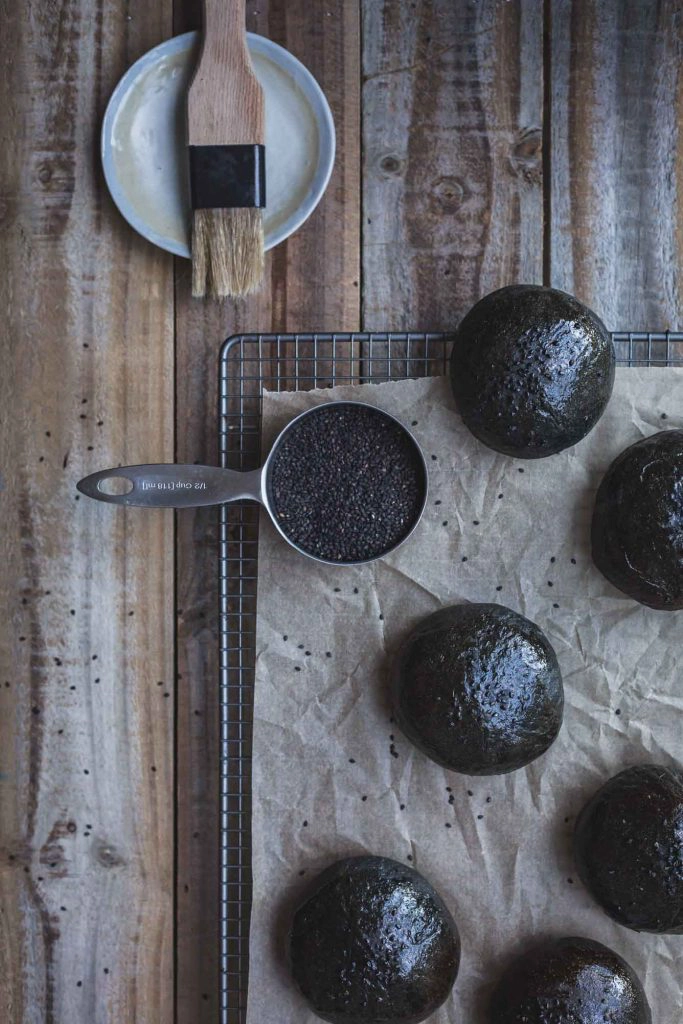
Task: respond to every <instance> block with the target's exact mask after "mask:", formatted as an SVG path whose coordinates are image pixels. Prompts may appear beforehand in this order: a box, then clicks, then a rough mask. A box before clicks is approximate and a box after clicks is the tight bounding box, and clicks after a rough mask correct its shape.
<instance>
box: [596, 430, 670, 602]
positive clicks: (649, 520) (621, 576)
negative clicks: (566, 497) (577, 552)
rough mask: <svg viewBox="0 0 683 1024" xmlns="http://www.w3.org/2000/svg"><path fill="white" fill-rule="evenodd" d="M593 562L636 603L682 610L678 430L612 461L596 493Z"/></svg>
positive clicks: (633, 447)
mask: <svg viewBox="0 0 683 1024" xmlns="http://www.w3.org/2000/svg"><path fill="white" fill-rule="evenodd" d="M591 534H592V535H591V543H592V547H593V561H594V562H595V564H596V565H597V567H598V569H599V570H600V572H601V573H602V574H603V576H606V577H607V579H608V580H609V581H610V583H613V584H614V586H615V587H618V588H619V590H621V591H623V593H624V594H628V596H629V597H632V598H633V599H634V600H635V601H640V603H641V604H646V605H649V606H650V607H651V608H659V609H661V610H663V611H674V610H676V609H679V608H683V430H664V431H662V432H661V433H659V434H653V435H652V437H646V438H644V439H643V440H642V441H638V442H637V443H636V444H632V445H631V447H630V448H627V449H626V450H625V451H623V452H622V453H621V455H619V456H617V458H616V459H615V460H614V462H613V463H612V465H611V466H610V468H609V469H608V470H607V473H606V474H605V476H604V479H603V481H602V483H601V484H600V487H599V489H598V493H597V497H596V499H595V511H594V513H593V526H592V531H591Z"/></svg>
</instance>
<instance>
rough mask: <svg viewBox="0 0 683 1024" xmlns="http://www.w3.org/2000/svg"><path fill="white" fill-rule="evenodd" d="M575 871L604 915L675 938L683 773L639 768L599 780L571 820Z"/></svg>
mask: <svg viewBox="0 0 683 1024" xmlns="http://www.w3.org/2000/svg"><path fill="white" fill-rule="evenodd" d="M574 853H575V857H576V866H577V869H578V872H579V875H580V876H581V880H582V882H583V883H584V885H585V886H586V887H587V888H588V889H589V890H590V892H591V893H592V895H593V897H594V898H595V899H596V900H597V902H598V903H599V904H600V906H601V907H602V908H603V910H605V911H606V912H607V913H608V914H609V916H610V917H612V918H614V920H615V921H618V922H619V924H623V925H626V927H627V928H633V929H634V930H635V931H642V932H660V933H664V934H680V933H683V772H681V770H680V769H679V768H665V767H663V766H662V765H656V764H645V765H641V766H639V767H637V768H627V769H626V771H623V772H620V773H619V775H615V776H614V778H612V779H610V780H609V782H606V783H605V785H604V786H603V787H602V789H599V790H598V792H597V793H596V794H595V796H594V797H593V798H592V799H591V800H589V801H588V803H587V804H586V806H585V807H584V809H583V811H582V812H581V814H580V815H579V817H578V819H577V822H576V828H575V832H574Z"/></svg>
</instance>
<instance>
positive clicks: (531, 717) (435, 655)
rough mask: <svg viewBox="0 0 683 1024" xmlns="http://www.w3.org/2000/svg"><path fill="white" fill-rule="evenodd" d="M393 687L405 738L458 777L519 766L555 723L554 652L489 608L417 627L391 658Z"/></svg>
mask: <svg viewBox="0 0 683 1024" xmlns="http://www.w3.org/2000/svg"><path fill="white" fill-rule="evenodd" d="M392 688H393V700H394V708H395V714H396V718H397V721H398V722H399V724H400V726H401V729H402V730H403V732H404V733H405V734H406V736H407V737H408V738H409V739H410V740H412V742H413V743H414V744H415V746H416V747H419V749H420V750H422V751H423V753H425V754H426V755H427V756H428V757H430V758H431V759H432V760H433V761H436V763H437V764H440V765H443V767H444V768H450V769H451V770H452V771H455V772H462V773H463V774H465V775H502V774H504V773H505V772H512V771H515V770H516V769H517V768H522V767H524V765H527V764H529V763H530V762H531V761H533V760H534V759H535V758H537V757H539V756H540V755H541V754H543V753H544V752H545V751H546V750H547V749H548V747H549V746H550V745H551V743H552V742H553V740H554V739H555V737H556V736H557V734H558V732H559V731H560V726H561V725H562V714H563V708H564V693H563V688H562V677H561V675H560V669H559V666H558V663H557V658H556V656H555V652H554V650H553V648H552V647H551V645H550V643H549V641H548V639H547V637H546V636H545V634H544V633H543V632H542V631H541V630H540V629H539V627H538V626H537V625H536V624H535V623H533V622H530V621H529V619H525V618H524V616H522V615H518V614H517V613H516V612H513V611H511V610H510V609H509V608H504V607H503V606H502V605H498V604H462V605H454V606H452V607H450V608H443V609H441V610H440V611H438V612H435V613H434V614H433V615H430V616H428V618H426V619H424V620H423V621H422V622H420V623H419V624H418V625H417V627H416V628H415V629H414V630H413V631H412V633H410V635H409V636H408V637H407V639H406V640H405V641H404V642H403V644H402V645H401V647H400V648H399V650H398V652H397V654H396V656H395V658H394V662H393V668H392Z"/></svg>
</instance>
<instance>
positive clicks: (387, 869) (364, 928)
mask: <svg viewBox="0 0 683 1024" xmlns="http://www.w3.org/2000/svg"><path fill="white" fill-rule="evenodd" d="M289 955H290V964H291V970H292V974H293V976H294V980H295V981H296V984H297V985H298V987H299V989H300V990H301V992H302V994H303V995H304V997H305V999H306V1001H307V1002H308V1004H309V1006H310V1008H311V1009H312V1010H313V1012H314V1013H316V1014H317V1015H318V1016H319V1017H321V1018H322V1019H323V1020H326V1021H332V1022H333V1024H418V1022H419V1021H423V1020H424V1019H425V1018H426V1017H429V1016H430V1014H432V1013H433V1012H434V1010H436V1009H437V1007H439V1006H441V1004H442V1003H443V1002H444V1001H445V1000H446V999H447V998H448V996H449V994H450V991H451V988H452V987H453V982H454V981H455V978H456V975H457V973H458V965H459V962H460V939H459V937H458V930H457V928H456V926H455V922H454V921H453V918H452V917H451V915H450V913H449V912H448V909H447V908H446V906H445V904H444V903H443V901H442V900H441V898H440V896H439V895H438V894H437V893H436V892H435V891H434V889H433V888H432V886H431V885H430V884H429V882H427V881H426V880H425V879H424V878H423V877H422V875H420V874H418V873H417V871H413V869H412V868H408V867H405V866H404V865H403V864H399V863H398V862H397V861H394V860H388V859H387V858H385V857H351V858H349V859H347V860H341V861H338V862H337V863H336V864H333V865H332V867H330V868H328V869H327V871H324V872H323V874H322V875H320V876H319V877H318V878H317V879H316V881H315V883H314V887H313V889H312V891H311V892H310V893H309V895H308V897H307V898H306V900H305V901H304V902H303V903H302V904H301V906H300V907H299V909H298V910H297V911H296V913H295V915H294V921H293V924H292V929H291V932H290V949H289Z"/></svg>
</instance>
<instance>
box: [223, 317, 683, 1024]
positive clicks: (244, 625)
mask: <svg viewBox="0 0 683 1024" xmlns="http://www.w3.org/2000/svg"><path fill="white" fill-rule="evenodd" d="M612 337H613V340H614V343H615V348H616V351H617V360H618V363H619V364H620V365H626V366H675V365H680V366H683V332H670V331H667V332H665V333H646V332H641V333H637V332H631V333H629V332H617V333H615V334H613V335H612ZM451 342H452V337H451V336H449V335H447V334H418V333H410V334H398V333H390V334H329V333H326V334H321V333H320V334H244V335H236V336H235V337H233V338H229V339H228V340H227V341H226V342H225V344H224V345H223V347H222V349H221V354H220V367H219V370H220V376H219V388H220V403H219V416H220V421H219V432H220V433H219V437H220V457H221V465H222V466H224V467H228V468H230V469H241V470H249V469H254V468H256V467H257V466H259V465H260V456H261V451H260V441H261V396H262V393H263V391H264V389H267V390H271V391H294V390H310V389H311V388H320V387H332V386H334V385H336V384H356V383H363V382H364V381H373V382H374V383H378V382H381V381H387V380H401V379H405V378H409V377H425V376H435V375H438V374H442V373H444V372H445V370H446V368H447V363H448V355H449V352H450V348H451ZM258 515H259V510H258V505H257V504H256V503H254V502H240V503H234V504H231V505H223V506H221V521H220V697H219V700H220V712H219V717H220V755H221V766H220V829H221V843H220V849H221V852H220V856H221V864H220V886H221V892H220V897H221V914H220V919H221V933H220V961H221V968H222V974H221V991H220V1007H221V1010H220V1014H221V1015H220V1021H221V1024H243V1022H244V1020H245V1019H246V1002H247V982H248V967H249V916H250V910H251V729H252V721H253V717H252V712H253V688H254V659H255V642H256V585H257V577H258Z"/></svg>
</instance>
